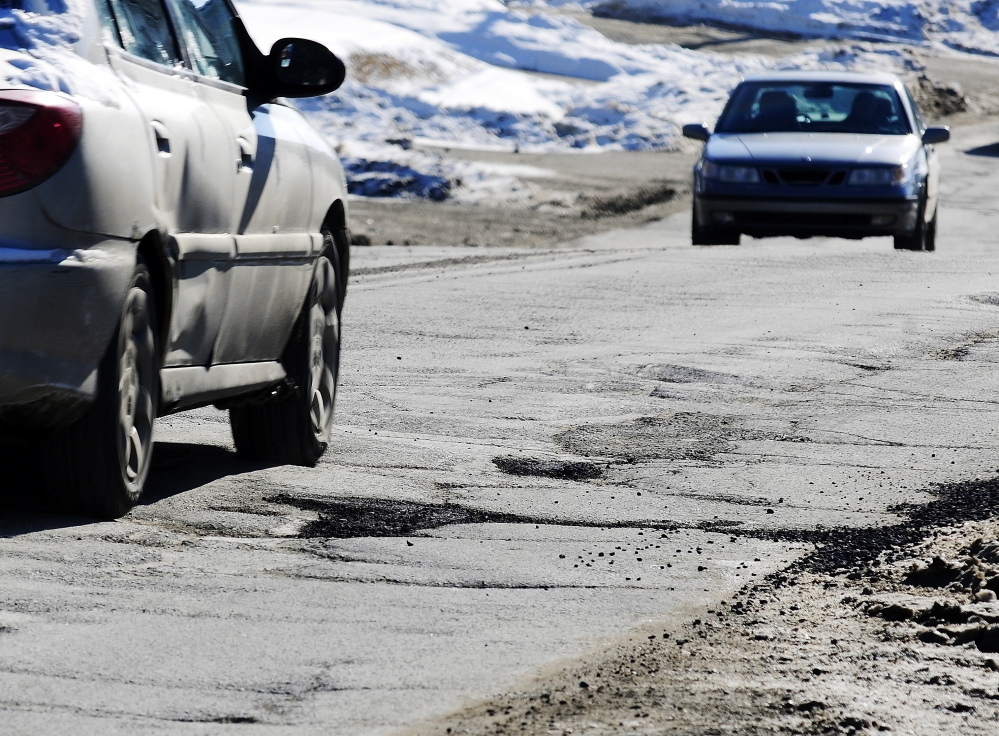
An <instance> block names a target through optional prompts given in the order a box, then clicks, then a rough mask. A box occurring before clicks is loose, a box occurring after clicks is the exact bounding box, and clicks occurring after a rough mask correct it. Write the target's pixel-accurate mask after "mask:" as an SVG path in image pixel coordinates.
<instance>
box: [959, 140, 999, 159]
mask: <svg viewBox="0 0 999 736" xmlns="http://www.w3.org/2000/svg"><path fill="white" fill-rule="evenodd" d="M965 153H966V154H968V155H969V156H987V157H988V158H999V143H990V144H989V145H987V146H978V147H977V148H970V149H968V150H967V151H965Z"/></svg>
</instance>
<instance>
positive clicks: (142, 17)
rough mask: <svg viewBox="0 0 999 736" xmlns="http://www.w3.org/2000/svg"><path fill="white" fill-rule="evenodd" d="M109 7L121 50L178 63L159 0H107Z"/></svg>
mask: <svg viewBox="0 0 999 736" xmlns="http://www.w3.org/2000/svg"><path fill="white" fill-rule="evenodd" d="M111 8H112V10H114V16H115V18H116V19H117V21H118V31H119V32H120V34H121V45H122V47H123V48H124V49H125V51H127V52H128V53H130V54H135V55H136V56H141V57H142V58H143V59H149V60H150V61H155V62H157V63H159V64H165V65H166V66H178V65H179V64H180V63H181V61H180V54H179V52H178V50H177V42H176V40H175V39H174V37H173V30H172V28H171V27H170V21H169V20H168V17H167V11H166V8H165V7H163V0H111Z"/></svg>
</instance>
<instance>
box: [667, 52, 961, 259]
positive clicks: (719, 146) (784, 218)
mask: <svg viewBox="0 0 999 736" xmlns="http://www.w3.org/2000/svg"><path fill="white" fill-rule="evenodd" d="M683 134H684V135H685V136H686V137H688V138H692V139H695V140H700V141H704V142H705V146H704V151H703V154H702V155H701V158H700V160H699V161H698V162H697V165H696V166H695V167H694V207H693V223H692V227H691V241H692V242H693V244H694V245H738V244H739V239H740V236H741V235H743V234H745V235H751V236H753V237H758V238H760V237H772V236H781V235H784V236H787V235H790V236H795V237H800V238H808V237H812V236H831V237H843V238H865V237H869V236H876V235H881V236H885V235H891V236H893V238H894V243H895V248H896V249H898V250H934V249H935V247H936V232H937V204H938V194H939V180H940V164H939V161H938V157H937V154H936V152H935V151H934V146H935V145H936V144H938V143H943V142H945V141H947V140H949V139H950V130H949V129H948V128H945V127H927V126H926V124H925V123H924V122H923V118H922V116H921V115H920V113H919V109H918V108H917V106H916V103H915V101H914V100H913V98H912V95H911V94H909V91H908V90H907V89H906V88H905V86H904V85H903V84H902V82H901V80H899V79H898V77H896V76H894V75H891V74H857V73H831V72H780V73H773V74H766V75H757V76H752V77H748V78H747V79H745V80H744V81H743V82H742V83H741V84H739V86H737V87H736V88H735V90H733V92H732V95H731V97H730V98H729V100H728V103H727V104H726V105H725V109H724V110H723V111H722V114H721V117H720V118H719V119H718V124H717V125H716V126H715V130H714V133H711V132H710V131H709V130H708V128H707V126H705V125H703V124H695V125H686V126H684V128H683Z"/></svg>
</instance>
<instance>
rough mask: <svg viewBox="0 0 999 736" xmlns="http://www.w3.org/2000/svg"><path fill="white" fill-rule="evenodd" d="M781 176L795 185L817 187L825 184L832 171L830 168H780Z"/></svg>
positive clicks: (785, 181) (788, 182) (786, 182)
mask: <svg viewBox="0 0 999 736" xmlns="http://www.w3.org/2000/svg"><path fill="white" fill-rule="evenodd" d="M778 173H779V174H780V178H781V179H783V180H784V183H785V184H790V185H791V186H794V187H815V186H818V185H819V184H825V183H826V181H828V180H829V175H830V174H831V173H832V172H830V171H829V169H780V170H779V171H778Z"/></svg>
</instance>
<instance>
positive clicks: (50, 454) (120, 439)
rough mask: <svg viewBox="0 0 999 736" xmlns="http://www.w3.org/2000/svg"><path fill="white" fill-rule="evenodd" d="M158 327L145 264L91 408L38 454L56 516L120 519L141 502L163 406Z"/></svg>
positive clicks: (129, 294)
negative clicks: (158, 411)
mask: <svg viewBox="0 0 999 736" xmlns="http://www.w3.org/2000/svg"><path fill="white" fill-rule="evenodd" d="M155 325H156V321H155V299H154V298H153V290H152V282H151V280H150V277H149V271H148V270H147V269H146V266H145V264H144V263H143V262H142V260H141V258H140V259H139V261H138V263H137V265H136V267H135V272H134V273H133V275H132V280H131V283H130V284H129V287H128V291H127V293H126V295H125V302H124V306H123V307H122V314H121V319H120V321H119V324H118V329H117V331H116V333H115V336H114V337H113V338H112V340H111V344H110V345H109V346H108V349H107V352H106V353H105V355H104V358H103V359H102V361H101V364H100V367H99V368H98V378H97V398H96V401H95V402H94V405H93V406H92V407H91V408H90V410H89V411H88V412H87V413H86V414H85V415H84V416H83V417H82V418H81V419H79V420H78V421H76V422H75V423H73V424H72V425H70V426H69V427H67V428H66V429H63V430H60V431H57V432H53V433H51V434H49V435H47V436H46V437H45V438H44V439H43V441H42V442H41V443H40V444H39V445H38V446H36V448H35V450H34V454H35V456H36V457H35V463H36V464H37V465H38V467H39V468H40V469H41V471H42V475H43V476H44V480H45V482H44V485H45V500H46V502H47V506H49V507H50V508H51V509H52V510H55V511H61V512H64V513H75V514H85V515H88V516H97V517H100V518H106V519H116V518H118V517H120V516H122V515H124V514H125V513H127V512H128V511H129V509H131V508H132V507H133V506H135V504H136V502H137V501H138V500H139V497H140V496H141V495H142V489H143V486H144V485H145V482H146V478H147V477H148V475H149V468H150V464H151V460H152V451H153V423H154V422H155V419H156V408H157V403H158V401H159V367H158V351H157V344H156V329H155Z"/></svg>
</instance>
